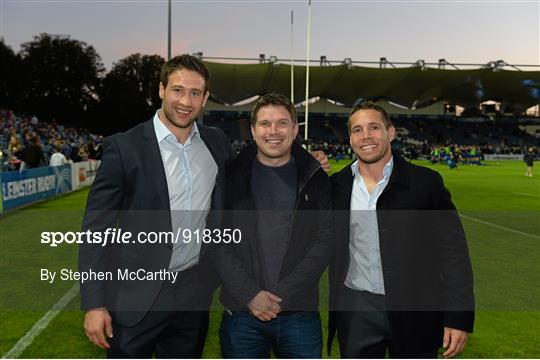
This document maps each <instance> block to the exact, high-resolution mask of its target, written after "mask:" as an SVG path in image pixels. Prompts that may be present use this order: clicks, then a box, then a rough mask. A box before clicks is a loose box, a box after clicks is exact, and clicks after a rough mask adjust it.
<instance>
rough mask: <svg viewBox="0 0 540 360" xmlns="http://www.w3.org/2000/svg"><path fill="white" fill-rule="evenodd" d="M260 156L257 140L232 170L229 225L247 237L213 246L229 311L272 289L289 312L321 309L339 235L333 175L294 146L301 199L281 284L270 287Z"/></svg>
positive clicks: (229, 172)
mask: <svg viewBox="0 0 540 360" xmlns="http://www.w3.org/2000/svg"><path fill="white" fill-rule="evenodd" d="M256 154H257V148H256V146H255V144H253V145H252V146H250V147H249V148H247V149H245V150H244V151H243V152H241V153H240V154H239V156H238V158H237V159H236V160H235V161H233V162H232V163H230V164H229V165H228V166H227V169H226V178H227V179H226V196H225V209H226V210H227V211H226V213H225V215H224V228H229V229H239V230H240V231H241V234H242V239H241V241H240V243H239V244H233V243H229V244H221V245H220V246H216V247H214V249H213V251H214V254H213V256H212V259H213V261H214V265H215V267H216V269H217V271H218V273H219V276H220V278H221V280H222V285H223V286H222V289H221V297H220V299H221V302H222V303H223V305H224V306H225V307H226V308H227V309H229V310H236V311H239V310H246V309H247V305H248V304H249V302H250V301H251V300H252V299H253V298H254V297H255V295H257V293H258V292H259V291H261V290H268V291H270V292H272V293H273V294H275V295H277V296H279V297H280V298H281V299H282V300H283V302H282V303H281V307H282V310H284V311H310V310H316V309H317V308H318V304H319V289H318V283H319V278H320V277H321V274H322V272H323V271H324V269H325V268H326V266H327V265H328V262H329V252H330V246H331V243H332V238H333V235H332V217H331V213H330V209H331V193H330V183H329V179H328V176H327V175H326V173H325V172H324V171H323V169H322V168H321V167H320V164H319V163H318V162H317V161H316V160H315V159H314V158H313V157H312V156H311V155H310V154H309V153H308V152H307V151H305V150H304V149H303V148H302V147H301V146H300V145H298V144H297V143H294V144H293V148H292V156H293V157H294V158H295V159H296V163H297V168H298V192H297V202H296V206H295V209H294V212H293V216H292V222H291V229H290V232H289V239H288V246H287V249H286V251H285V256H284V258H283V263H282V266H281V271H280V274H279V280H278V283H277V285H276V287H275V288H274V289H266V288H265V285H264V280H263V279H264V277H263V273H262V265H261V244H260V241H259V238H258V231H257V212H256V208H255V201H254V197H253V194H252V190H251V185H250V182H251V167H252V164H253V161H254V160H255V156H256ZM260 191H265V189H260Z"/></svg>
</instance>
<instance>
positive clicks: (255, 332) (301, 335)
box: [219, 311, 322, 359]
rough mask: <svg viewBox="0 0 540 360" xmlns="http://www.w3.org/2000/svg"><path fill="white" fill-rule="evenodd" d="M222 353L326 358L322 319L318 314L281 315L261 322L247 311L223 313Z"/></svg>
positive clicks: (221, 331) (312, 312)
mask: <svg viewBox="0 0 540 360" xmlns="http://www.w3.org/2000/svg"><path fill="white" fill-rule="evenodd" d="M219 337H220V341H221V353H222V356H223V357H224V358H226V359H231V358H236V359H239V358H252V359H253V358H269V357H270V351H271V350H273V351H274V354H275V355H276V358H281V359H284V358H303V359H315V358H321V357H322V329H321V317H320V315H319V312H318V311H302V312H294V313H284V314H280V315H279V316H278V317H277V318H276V319H274V320H271V321H260V320H259V319H257V318H255V317H253V316H252V315H250V314H249V313H248V312H247V311H238V312H234V313H232V315H231V314H229V313H227V312H225V313H223V318H222V320H221V327H220V330H219Z"/></svg>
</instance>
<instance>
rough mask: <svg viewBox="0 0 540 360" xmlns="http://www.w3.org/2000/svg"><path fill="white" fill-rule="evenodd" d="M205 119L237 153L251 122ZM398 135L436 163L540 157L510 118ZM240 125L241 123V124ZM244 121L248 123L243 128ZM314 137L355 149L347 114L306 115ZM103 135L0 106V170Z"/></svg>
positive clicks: (344, 154)
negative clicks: (492, 157) (526, 155)
mask: <svg viewBox="0 0 540 360" xmlns="http://www.w3.org/2000/svg"><path fill="white" fill-rule="evenodd" d="M204 122H205V123H206V124H209V125H212V126H218V127H220V128H222V129H223V130H224V131H225V132H226V134H227V136H228V137H229V138H230V139H231V144H232V147H233V149H234V150H235V151H236V152H237V153H238V152H240V151H241V150H242V149H243V148H245V147H246V146H248V145H249V144H250V142H251V139H249V135H250V131H249V122H248V121H247V120H245V119H240V120H239V119H236V118H235V117H234V116H229V117H223V116H217V117H216V116H210V117H208V115H207V116H205V119H204ZM393 122H394V124H395V126H396V129H397V131H396V139H395V141H394V142H393V143H392V147H393V149H394V151H395V152H396V153H400V154H402V155H403V156H404V157H406V158H407V159H419V158H423V159H429V160H431V161H432V162H434V163H437V162H441V163H446V164H447V165H448V166H450V167H455V166H457V164H475V165H480V164H481V161H482V160H483V158H484V155H487V154H524V153H525V152H526V151H527V148H528V147H533V148H534V149H535V151H534V154H535V155H534V156H536V157H537V158H538V154H537V150H536V149H538V148H539V146H538V145H540V134H537V135H538V136H534V135H531V134H528V133H526V132H524V131H523V130H521V129H520V128H519V126H518V125H517V124H516V123H515V122H514V123H512V122H506V123H502V124H501V123H499V124H495V123H493V122H476V123H467V122H466V121H456V120H455V119H453V120H452V119H439V120H437V119H401V118H397V119H393ZM239 125H244V128H242V127H241V126H239ZM246 127H247V128H246ZM310 133H311V134H314V135H315V136H313V137H314V138H313V139H310V140H308V141H304V142H303V146H304V147H305V148H306V149H308V150H322V151H324V152H325V153H326V154H327V156H328V158H330V159H334V160H336V161H338V162H339V161H341V160H350V159H352V158H353V154H352V152H351V150H350V147H349V140H348V137H347V133H348V130H347V126H346V118H344V119H341V118H340V119H338V120H336V121H330V120H329V119H328V117H324V118H320V119H318V118H317V117H316V116H315V117H314V120H312V121H310ZM102 140H103V137H102V136H100V135H96V134H93V133H91V132H90V131H89V130H88V129H84V128H80V127H69V126H64V125H62V124H58V123H57V122H56V121H55V120H52V121H47V122H45V121H40V120H39V119H38V118H37V117H36V116H17V115H15V114H14V113H13V112H12V111H9V110H0V161H1V169H0V170H1V171H11V170H21V169H25V168H35V167H39V166H46V165H51V166H56V165H62V164H65V163H68V162H79V161H85V160H92V159H95V160H99V159H100V158H101V151H102Z"/></svg>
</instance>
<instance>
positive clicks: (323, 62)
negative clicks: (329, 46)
mask: <svg viewBox="0 0 540 360" xmlns="http://www.w3.org/2000/svg"><path fill="white" fill-rule="evenodd" d="M320 62H321V66H324V65H327V64H328V60H326V55H321V57H320Z"/></svg>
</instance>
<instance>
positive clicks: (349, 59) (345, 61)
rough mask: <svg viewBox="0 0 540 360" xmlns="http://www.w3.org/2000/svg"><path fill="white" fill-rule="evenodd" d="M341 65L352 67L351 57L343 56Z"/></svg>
mask: <svg viewBox="0 0 540 360" xmlns="http://www.w3.org/2000/svg"><path fill="white" fill-rule="evenodd" d="M342 64H343V65H347V68H348V69H350V68H352V59H351V58H345V59H343V62H342Z"/></svg>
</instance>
